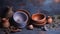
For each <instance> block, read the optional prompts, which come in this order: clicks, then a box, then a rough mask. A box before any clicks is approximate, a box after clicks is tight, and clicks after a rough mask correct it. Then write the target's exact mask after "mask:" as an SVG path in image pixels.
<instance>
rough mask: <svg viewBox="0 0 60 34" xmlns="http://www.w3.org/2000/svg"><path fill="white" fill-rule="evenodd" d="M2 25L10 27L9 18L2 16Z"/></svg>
mask: <svg viewBox="0 0 60 34" xmlns="http://www.w3.org/2000/svg"><path fill="white" fill-rule="evenodd" d="M2 25H3V27H4V28H9V27H10V23H9V19H6V18H2Z"/></svg>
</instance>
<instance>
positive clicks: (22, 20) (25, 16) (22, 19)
mask: <svg viewBox="0 0 60 34" xmlns="http://www.w3.org/2000/svg"><path fill="white" fill-rule="evenodd" d="M29 17H30V16H29V12H28V11H27V10H18V11H16V12H15V13H14V15H13V19H14V21H15V22H16V23H17V26H18V27H19V28H24V27H25V26H26V25H27V22H28V21H29Z"/></svg>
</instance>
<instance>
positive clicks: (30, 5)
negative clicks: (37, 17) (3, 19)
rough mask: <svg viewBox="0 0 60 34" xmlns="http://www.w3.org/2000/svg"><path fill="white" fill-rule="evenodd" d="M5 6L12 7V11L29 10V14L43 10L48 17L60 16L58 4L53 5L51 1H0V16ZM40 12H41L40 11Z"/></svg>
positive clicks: (59, 4) (59, 5)
mask: <svg viewBox="0 0 60 34" xmlns="http://www.w3.org/2000/svg"><path fill="white" fill-rule="evenodd" d="M6 6H13V10H14V11H16V10H18V9H25V10H29V11H30V12H31V14H33V13H36V12H38V11H40V10H43V13H45V14H48V15H54V14H60V3H58V4H55V3H53V1H52V0H45V1H44V2H42V3H40V2H39V3H38V0H32V1H31V0H0V14H1V12H3V10H4V9H5V7H6ZM40 12H41V11H40Z"/></svg>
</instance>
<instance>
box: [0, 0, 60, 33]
mask: <svg viewBox="0 0 60 34" xmlns="http://www.w3.org/2000/svg"><path fill="white" fill-rule="evenodd" d="M7 6H12V7H13V11H16V10H18V9H25V10H29V11H30V12H31V14H34V13H38V12H41V13H44V14H46V15H60V3H54V1H53V0H44V1H43V2H40V1H39V0H0V17H1V16H3V15H2V14H4V12H5V11H4V10H5V9H6V7H7ZM0 34H4V32H3V31H1V32H0ZM11 34H60V30H55V31H54V30H53V31H52V30H49V31H40V29H39V28H34V30H26V29H23V31H22V32H17V33H11Z"/></svg>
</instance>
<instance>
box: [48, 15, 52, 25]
mask: <svg viewBox="0 0 60 34" xmlns="http://www.w3.org/2000/svg"><path fill="white" fill-rule="evenodd" d="M52 22H53V19H52V17H51V16H48V19H47V23H48V24H51V23H52Z"/></svg>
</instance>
